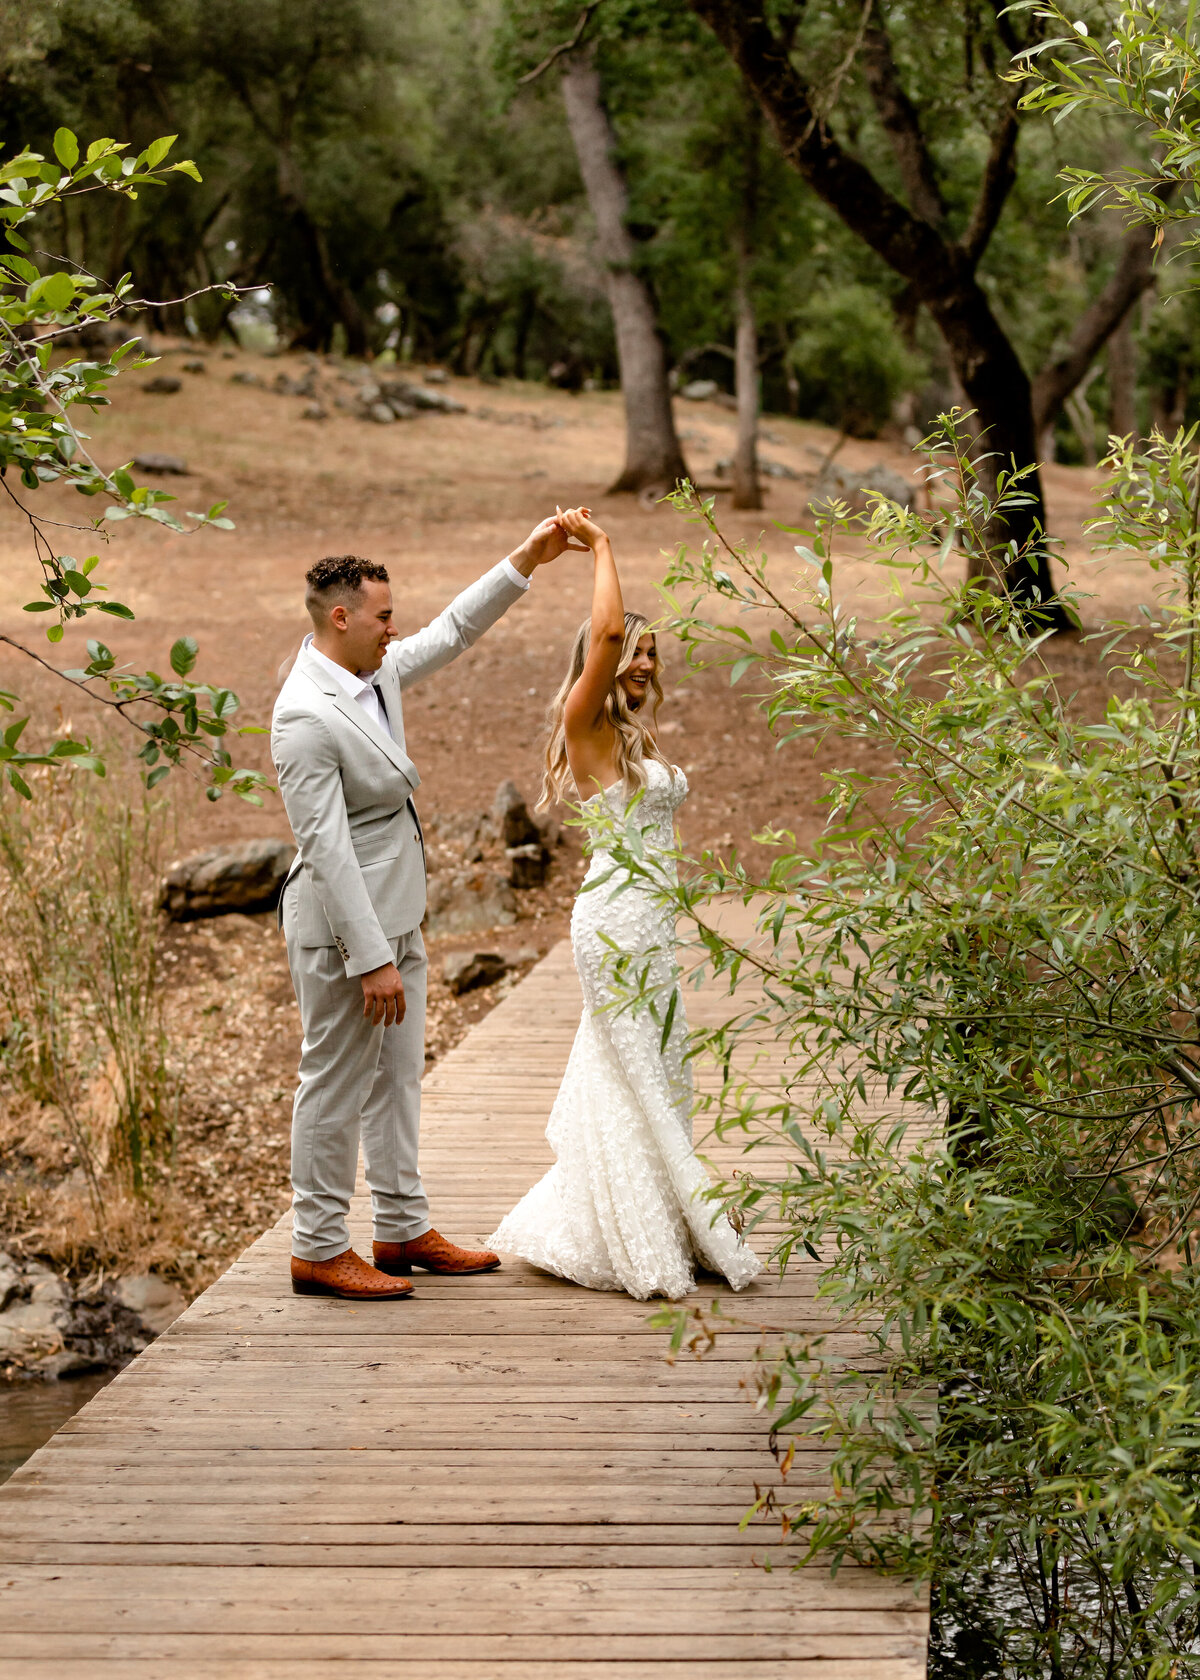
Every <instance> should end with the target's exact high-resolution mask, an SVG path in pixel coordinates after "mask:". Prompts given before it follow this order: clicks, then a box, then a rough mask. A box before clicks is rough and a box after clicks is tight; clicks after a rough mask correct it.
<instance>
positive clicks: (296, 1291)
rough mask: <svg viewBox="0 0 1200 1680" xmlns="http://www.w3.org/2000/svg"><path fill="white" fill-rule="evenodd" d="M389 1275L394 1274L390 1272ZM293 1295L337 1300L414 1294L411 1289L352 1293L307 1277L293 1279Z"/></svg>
mask: <svg viewBox="0 0 1200 1680" xmlns="http://www.w3.org/2000/svg"><path fill="white" fill-rule="evenodd" d="M388 1275H389V1276H391V1275H392V1274H391V1273H389V1274H388ZM292 1294H293V1295H332V1296H333V1298H334V1300H336V1301H407V1299H408V1297H409V1296H410V1295H411V1294H412V1290H411V1289H385V1290H377V1291H375V1292H373V1293H372V1294H369V1295H351V1294H349V1293H348V1292H347V1291H346V1290H344V1289H335V1288H334V1287H333V1285H332V1284H328V1283H313V1282H310V1281H309V1280H308V1279H306V1278H293V1279H292Z"/></svg>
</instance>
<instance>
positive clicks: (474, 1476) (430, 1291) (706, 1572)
mask: <svg viewBox="0 0 1200 1680" xmlns="http://www.w3.org/2000/svg"><path fill="white" fill-rule="evenodd" d="M704 1002H705V1000H704V999H701V1000H700V1004H701V1008H703V1006H704ZM710 1007H711V1003H710ZM689 1009H690V1010H691V1012H692V1014H693V1016H695V1015H696V1013H697V1010H696V1007H695V1005H694V1004H693V1003H691V1002H689ZM578 1013H579V994H578V988H577V984H576V981H575V976H574V972H573V970H572V967H571V959H570V951H569V948H568V947H567V945H565V944H563V945H561V946H559V947H558V948H557V949H556V950H555V951H553V952H552V953H551V955H550V956H549V957H548V958H546V960H545V961H544V962H542V963H541V964H540V965H539V966H538V967H537V968H536V969H535V970H534V971H533V973H532V974H531V975H530V976H529V977H528V978H527V979H526V980H525V981H523V982H522V984H521V985H520V986H518V987H517V988H516V989H515V990H514V992H513V993H512V994H511V995H510V996H509V997H508V998H507V999H505V1001H504V1002H503V1003H501V1004H500V1005H499V1006H498V1007H497V1008H496V1009H495V1010H493V1012H492V1013H491V1014H490V1015H489V1016H487V1018H486V1019H485V1020H484V1021H483V1022H482V1023H481V1024H480V1025H479V1026H477V1027H476V1028H475V1029H474V1030H473V1031H472V1032H471V1033H470V1035H469V1036H468V1037H467V1039H466V1040H464V1042H463V1043H462V1044H461V1045H460V1046H459V1047H458V1048H457V1049H456V1050H455V1051H453V1052H452V1053H451V1054H450V1055H449V1056H447V1057H446V1058H445V1060H444V1061H443V1062H442V1063H440V1064H439V1065H438V1066H437V1067H436V1068H435V1069H434V1070H433V1072H432V1073H431V1074H430V1075H429V1077H428V1078H427V1080H426V1082H425V1092H426V1095H425V1110H424V1121H423V1128H422V1138H423V1143H422V1166H423V1170H424V1176H425V1180H426V1184H427V1186H428V1188H429V1191H430V1197H431V1202H432V1206H433V1212H434V1219H435V1222H436V1223H437V1225H438V1226H439V1228H440V1229H442V1230H443V1231H445V1232H446V1233H447V1234H448V1235H452V1236H455V1237H458V1238H461V1239H469V1240H473V1239H476V1238H478V1237H480V1236H483V1235H486V1233H487V1232H488V1231H490V1230H491V1229H492V1228H493V1227H494V1225H495V1224H496V1222H497V1220H498V1218H499V1216H500V1215H501V1213H503V1212H504V1211H505V1210H506V1209H507V1208H508V1207H509V1206H510V1205H511V1204H512V1203H513V1202H514V1201H515V1200H516V1199H517V1197H518V1196H519V1195H520V1194H521V1193H522V1192H523V1191H524V1190H525V1189H527V1188H528V1186H529V1185H530V1184H531V1183H532V1182H533V1180H534V1179H535V1178H536V1177H538V1176H539V1175H540V1174H541V1172H543V1171H544V1170H545V1166H546V1164H547V1163H548V1160H549V1152H548V1149H547V1146H546V1143H545V1140H544V1138H543V1135H542V1134H543V1130H544V1127H545V1123H546V1118H547V1115H548V1113H549V1109H550V1105H551V1102H552V1101H553V1097H554V1092H555V1089H556V1087H557V1084H558V1080H559V1078H560V1076H561V1073H562V1069H563V1067H564V1065H565V1062H566V1056H567V1052H568V1049H569V1046H570V1042H571V1037H572V1035H573V1032H574V1029H575V1025H576V1022H577V1020H578ZM712 1154H713V1156H714V1158H716V1159H718V1160H720V1159H721V1156H722V1152H721V1150H720V1149H719V1148H718V1149H714V1150H713V1151H712ZM726 1159H728V1156H726ZM288 1226H289V1218H284V1219H281V1220H280V1221H279V1223H278V1224H277V1225H275V1226H274V1227H273V1228H272V1229H271V1230H269V1231H267V1232H266V1233H265V1235H264V1236H262V1237H261V1238H260V1239H259V1240H258V1241H257V1242H256V1243H255V1244H254V1245H253V1246H252V1247H251V1248H250V1249H248V1250H247V1252H246V1253H245V1254H244V1255H243V1256H242V1257H241V1259H240V1260H238V1261H237V1262H236V1263H235V1264H234V1265H233V1266H231V1267H230V1269H229V1271H228V1272H227V1273H226V1274H225V1275H224V1276H223V1277H222V1278H221V1279H220V1280H219V1281H218V1282H217V1283H215V1284H214V1285H213V1286H212V1288H211V1289H209V1290H207V1291H206V1293H205V1294H204V1295H202V1296H201V1297H200V1298H199V1300H197V1301H195V1302H194V1303H193V1304H192V1306H191V1307H189V1309H188V1310H187V1312H185V1313H184V1314H183V1316H182V1317H181V1318H180V1319H179V1320H178V1321H177V1323H176V1324H175V1325H174V1326H173V1327H172V1328H171V1329H170V1330H169V1331H168V1332H167V1333H166V1334H165V1335H163V1336H162V1337H160V1338H159V1339H158V1340H157V1341H156V1342H155V1343H154V1344H153V1345H152V1346H151V1347H150V1348H148V1349H147V1350H146V1352H145V1353H143V1354H142V1355H141V1357H140V1358H138V1359H137V1360H135V1361H134V1363H133V1364H132V1365H130V1366H129V1367H128V1369H127V1370H126V1371H124V1372H123V1373H122V1374H121V1375H120V1376H119V1377H118V1378H117V1379H116V1380H115V1381H114V1382H113V1383H112V1384H111V1385H110V1386H109V1387H108V1388H106V1389H105V1390H104V1391H103V1393H101V1394H100V1395H98V1396H97V1397H96V1398H95V1399H94V1400H93V1401H91V1403H90V1404H89V1405H88V1406H86V1407H85V1408H84V1409H83V1410H82V1411H81V1412H80V1413H78V1414H77V1416H76V1417H75V1418H73V1419H72V1420H71V1422H70V1423H69V1424H68V1425H67V1426H66V1427H65V1428H64V1429H63V1430H61V1431H60V1432H59V1434H58V1435H56V1436H55V1437H54V1439H53V1440H52V1441H51V1442H49V1444H48V1445H47V1446H45V1447H43V1448H42V1449H41V1451H40V1452H38V1453H36V1454H35V1455H34V1456H33V1458H31V1459H30V1460H29V1462H28V1464H27V1465H26V1466H25V1467H24V1468H23V1469H22V1470H20V1471H18V1472H17V1474H16V1475H15V1476H14V1477H13V1478H12V1480H11V1481H10V1482H9V1483H8V1484H7V1485H6V1486H5V1487H4V1488H3V1489H0V1675H2V1676H4V1677H5V1680H8V1677H10V1676H11V1677H15V1676H18V1675H19V1676H20V1677H21V1680H42V1677H46V1680H50V1677H53V1680H60V1677H61V1676H62V1675H63V1674H64V1673H70V1674H71V1675H72V1676H76V1677H83V1680H86V1677H88V1676H92V1675H96V1676H112V1677H113V1680H116V1677H117V1676H120V1677H121V1680H148V1677H151V1676H153V1677H163V1680H168V1677H169V1680H241V1677H244V1680H285V1677H287V1680H295V1677H300V1680H305V1677H311V1680H317V1677H318V1676H322V1677H323V1676H326V1675H329V1674H341V1673H342V1672H343V1671H344V1670H345V1669H346V1668H353V1669H356V1671H357V1670H361V1671H362V1672H363V1674H364V1675H369V1676H370V1680H393V1677H395V1680H401V1677H403V1680H424V1677H426V1676H428V1677H430V1680H468V1677H470V1680H557V1677H560V1676H561V1677H563V1680H668V1677H674V1680H693V1677H694V1680H784V1677H785V1676H803V1677H806V1680H920V1677H922V1676H923V1675H924V1673H925V1641H926V1614H925V1609H924V1601H923V1600H922V1599H919V1598H917V1597H914V1594H913V1591H912V1589H911V1588H909V1587H907V1586H905V1585H904V1584H903V1583H899V1582H895V1581H888V1580H883V1579H880V1578H878V1577H877V1576H874V1575H872V1574H870V1573H868V1572H865V1571H862V1570H857V1569H843V1570H842V1571H841V1572H840V1573H839V1575H838V1576H837V1578H836V1579H835V1580H832V1581H831V1580H830V1578H829V1576H828V1574H827V1573H826V1572H825V1571H823V1570H820V1569H810V1570H806V1571H804V1572H803V1573H801V1574H794V1573H792V1572H790V1571H789V1570H787V1569H786V1568H779V1569H777V1570H776V1571H775V1572H773V1573H768V1572H766V1571H764V1570H763V1569H762V1568H761V1567H760V1563H761V1560H762V1559H763V1558H764V1557H766V1556H767V1555H768V1554H771V1553H772V1552H774V1554H775V1555H776V1556H777V1557H778V1556H779V1552H778V1548H777V1546H775V1544H774V1543H775V1540H776V1531H775V1529H774V1528H773V1527H772V1526H769V1525H763V1524H757V1525H754V1526H752V1527H751V1528H750V1529H748V1531H747V1532H745V1533H744V1534H740V1533H739V1531H738V1520H739V1517H740V1516H741V1515H742V1513H743V1512H744V1510H745V1509H746V1507H747V1505H748V1504H749V1503H750V1501H751V1500H752V1499H753V1497H754V1485H755V1482H756V1480H758V1481H763V1482H770V1481H772V1480H773V1460H772V1458H771V1455H770V1453H769V1451H768V1448H767V1442H766V1432H765V1428H764V1423H763V1420H762V1418H761V1416H760V1415H759V1414H758V1413H756V1412H755V1411H754V1409H753V1407H752V1406H751V1405H750V1404H749V1403H748V1401H747V1398H746V1391H745V1390H744V1389H743V1388H741V1387H740V1386H739V1383H740V1379H741V1378H742V1377H743V1375H744V1374H745V1370H746V1364H745V1362H746V1360H747V1358H748V1356H749V1354H750V1352H751V1350H752V1349H753V1346H754V1344H755V1342H756V1340H757V1339H758V1334H757V1332H756V1331H755V1330H754V1329H752V1328H747V1329H745V1330H743V1331H735V1332H728V1333H726V1334H725V1335H724V1336H723V1337H722V1338H721V1340H720V1341H719V1343H718V1346H717V1349H716V1351H715V1353H714V1354H712V1355H711V1356H710V1357H709V1358H708V1359H706V1360H705V1361H704V1362H703V1363H698V1362H696V1361H694V1360H691V1359H687V1360H681V1361H680V1362H679V1363H678V1364H676V1365H675V1366H670V1365H668V1364H667V1363H666V1360H665V1358H664V1353H665V1347H666V1341H665V1337H664V1334H663V1332H662V1331H661V1330H656V1329H652V1328H651V1327H650V1326H649V1324H648V1315H649V1312H650V1311H651V1308H650V1307H648V1306H647V1305H646V1304H643V1303H638V1302H635V1301H630V1300H629V1299H627V1298H626V1297H624V1296H618V1295H601V1294H593V1293H589V1292H588V1291H586V1290H582V1289H578V1288H575V1287H573V1286H572V1285H570V1284H566V1283H563V1282H561V1281H560V1280H557V1279H554V1278H549V1277H545V1276H543V1275H541V1274H539V1273H537V1272H535V1271H534V1270H533V1269H532V1268H531V1267H528V1266H525V1265H523V1264H521V1263H519V1262H507V1263H506V1264H505V1266H504V1268H503V1269H502V1270H501V1271H500V1272H498V1273H495V1274H493V1275H491V1276H488V1277H479V1278H467V1279H460V1280H453V1279H445V1278H427V1277H425V1276H424V1275H422V1274H418V1275H417V1277H416V1279H415V1282H416V1285H417V1294H416V1295H415V1296H414V1297H413V1298H412V1299H411V1300H409V1301H402V1302H395V1303H378V1304H375V1305H373V1306H361V1305H360V1306H355V1305H353V1304H350V1303H347V1302H340V1301H333V1300H322V1299H307V1298H302V1297H297V1296H293V1295H292V1294H291V1293H290V1291H289V1287H288V1283H287V1276H286V1266H287V1251H288ZM351 1226H352V1234H353V1237H354V1239H355V1242H356V1246H358V1247H359V1249H360V1252H367V1253H369V1251H370V1227H369V1210H368V1207H367V1205H366V1202H365V1198H362V1197H360V1198H358V1199H357V1200H356V1202H355V1206H354V1209H353V1212H352V1216H351ZM812 1285H813V1272H812V1268H811V1267H797V1268H796V1269H795V1271H792V1270H789V1273H788V1276H787V1278H786V1279H785V1280H783V1281H782V1282H781V1281H780V1280H779V1279H778V1278H776V1277H773V1276H772V1277H768V1278H764V1279H762V1280H760V1281H759V1282H758V1283H756V1284H755V1285H754V1286H752V1287H751V1289H750V1290H748V1291H746V1292H745V1293H743V1294H742V1295H741V1296H739V1297H736V1299H737V1301H738V1304H739V1306H738V1310H739V1312H740V1313H741V1314H742V1315H743V1316H744V1317H745V1318H746V1319H749V1320H754V1321H756V1322H757V1323H759V1324H766V1325H768V1326H771V1327H773V1328H778V1329H784V1328H813V1329H815V1328H817V1327H827V1326H826V1325H825V1322H824V1321H823V1320H822V1317H821V1314H820V1313H819V1311H818V1310H817V1308H816V1306H815V1304H814V1302H813V1299H812ZM729 1294H730V1292H729V1291H728V1290H725V1289H723V1288H719V1287H717V1286H715V1285H711V1286H709V1287H706V1288H705V1289H704V1290H703V1292H702V1297H701V1298H702V1299H710V1298H712V1297H715V1296H718V1295H725V1296H728V1295H729ZM814 1462H815V1461H814Z"/></svg>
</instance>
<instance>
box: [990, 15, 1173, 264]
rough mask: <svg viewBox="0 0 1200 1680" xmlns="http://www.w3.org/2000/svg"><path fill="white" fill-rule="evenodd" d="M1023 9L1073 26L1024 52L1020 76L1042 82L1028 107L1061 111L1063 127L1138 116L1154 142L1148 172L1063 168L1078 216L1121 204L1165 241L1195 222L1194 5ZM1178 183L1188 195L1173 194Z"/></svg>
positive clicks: (1050, 23)
mask: <svg viewBox="0 0 1200 1680" xmlns="http://www.w3.org/2000/svg"><path fill="white" fill-rule="evenodd" d="M1013 9H1014V10H1016V11H1032V12H1033V15H1034V16H1035V17H1036V18H1037V19H1038V20H1039V22H1041V23H1042V24H1044V25H1045V26H1047V27H1048V28H1049V29H1051V30H1055V29H1060V30H1063V31H1064V32H1065V33H1063V34H1061V35H1051V37H1050V38H1049V39H1048V40H1043V41H1042V42H1041V43H1040V44H1039V45H1038V46H1037V47H1036V48H1032V49H1030V51H1029V52H1028V53H1026V54H1023V55H1022V61H1021V62H1020V63H1019V66H1018V69H1017V70H1016V71H1015V72H1013V74H1012V76H1011V78H1010V79H1011V80H1013V81H1017V82H1021V81H1026V80H1027V81H1029V82H1031V83H1032V86H1030V87H1029V88H1028V90H1027V91H1026V93H1025V94H1024V96H1023V98H1022V100H1021V104H1022V105H1023V106H1024V107H1025V108H1026V109H1027V110H1032V111H1043V112H1051V113H1053V117H1054V121H1055V123H1061V122H1062V121H1063V120H1064V119H1065V118H1067V117H1071V116H1075V115H1077V114H1078V113H1080V112H1085V111H1090V112H1097V111H1099V112H1113V113H1117V114H1119V115H1120V116H1121V117H1122V118H1125V119H1129V118H1132V119H1133V121H1134V123H1135V124H1136V125H1137V127H1138V128H1139V129H1140V130H1141V131H1142V133H1143V134H1144V136H1145V138H1146V140H1147V142H1148V143H1149V147H1150V148H1152V153H1151V156H1150V157H1149V158H1148V160H1147V163H1146V164H1145V165H1144V166H1143V167H1140V168H1139V167H1130V168H1124V169H1116V170H1113V169H1109V170H1106V171H1105V170H1096V169H1085V168H1078V167H1070V166H1068V167H1067V168H1065V169H1063V170H1062V172H1061V178H1062V180H1063V181H1065V182H1066V183H1067V188H1068V190H1067V194H1066V198H1067V203H1068V205H1069V206H1070V210H1071V214H1072V215H1073V216H1082V215H1083V214H1084V213H1085V212H1086V211H1088V210H1091V209H1095V208H1097V207H1100V206H1107V207H1110V208H1115V209H1118V210H1120V211H1121V212H1122V213H1123V214H1124V215H1125V216H1126V217H1127V218H1128V219H1129V220H1131V221H1142V222H1148V223H1149V224H1150V225H1151V226H1153V227H1155V228H1157V229H1158V230H1159V240H1160V241H1161V239H1162V235H1163V233H1164V231H1165V230H1166V228H1167V227H1169V226H1171V225H1172V224H1173V223H1182V224H1187V223H1188V222H1192V221H1194V220H1195V219H1196V217H1197V215H1200V201H1198V200H1197V197H1196V182H1197V178H1198V175H1200V107H1198V106H1197V102H1196V92H1195V81H1196V74H1197V71H1198V70H1200V48H1198V46H1197V43H1196V40H1195V33H1194V27H1193V26H1194V16H1193V14H1194V7H1189V8H1188V9H1187V11H1186V13H1183V12H1182V11H1181V10H1180V9H1179V8H1177V7H1169V6H1158V5H1153V4H1150V5H1140V4H1134V5H1125V6H1122V7H1120V8H1119V10H1118V11H1117V14H1116V18H1115V21H1114V20H1113V19H1112V17H1111V15H1106V14H1104V13H1103V12H1101V13H1094V12H1092V11H1090V10H1089V13H1088V15H1087V16H1086V17H1080V16H1078V15H1073V14H1071V13H1069V12H1067V11H1065V10H1063V8H1062V7H1061V6H1060V5H1058V4H1057V0H1022V3H1021V4H1020V5H1018V6H1016V7H1014V8H1013ZM1178 186H1182V187H1183V188H1184V191H1183V193H1182V194H1181V195H1178V196H1176V197H1174V198H1173V197H1172V193H1173V191H1174V189H1175V188H1176V187H1178ZM1198 243H1200V236H1191V237H1188V238H1185V239H1184V240H1183V241H1182V243H1181V245H1180V249H1181V250H1184V251H1188V250H1194V249H1195V248H1196V246H1197V244H1198Z"/></svg>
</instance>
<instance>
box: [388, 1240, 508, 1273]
mask: <svg viewBox="0 0 1200 1680" xmlns="http://www.w3.org/2000/svg"><path fill="white" fill-rule="evenodd" d="M372 1246H373V1248H374V1251H375V1264H376V1265H377V1266H378V1267H379V1270H380V1271H381V1272H387V1274H388V1276H389V1277H408V1276H409V1275H410V1274H411V1272H412V1269H413V1267H414V1266H420V1267H421V1268H422V1269H423V1270H424V1271H426V1272H445V1273H452V1274H454V1275H456V1276H458V1277H465V1276H467V1275H468V1274H469V1273H471V1272H494V1271H495V1270H496V1267H497V1266H498V1265H499V1264H500V1256H499V1255H498V1254H493V1253H492V1251H491V1249H490V1248H459V1247H458V1245H457V1243H452V1242H447V1241H446V1238H445V1237H443V1236H442V1235H441V1233H440V1232H438V1231H426V1232H425V1234H424V1236H421V1237H414V1238H413V1239H412V1241H411V1242H402V1243H381V1242H377V1243H375V1244H373V1245H372Z"/></svg>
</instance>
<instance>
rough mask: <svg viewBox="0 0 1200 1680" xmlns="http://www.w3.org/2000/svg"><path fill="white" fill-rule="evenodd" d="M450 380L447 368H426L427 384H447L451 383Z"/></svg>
mask: <svg viewBox="0 0 1200 1680" xmlns="http://www.w3.org/2000/svg"><path fill="white" fill-rule="evenodd" d="M449 380H450V375H449V374H448V373H447V372H446V370H445V368H426V369H425V383H426V385H446V384H448V383H449Z"/></svg>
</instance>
